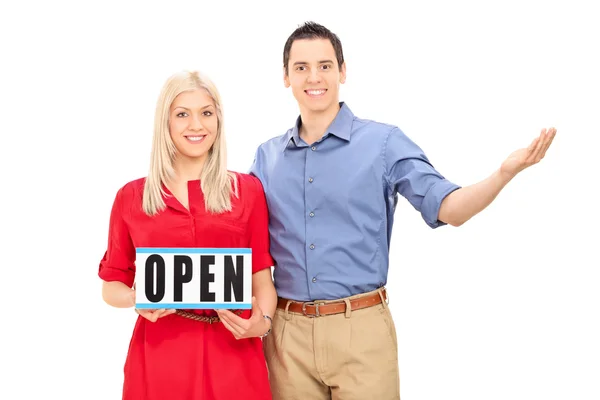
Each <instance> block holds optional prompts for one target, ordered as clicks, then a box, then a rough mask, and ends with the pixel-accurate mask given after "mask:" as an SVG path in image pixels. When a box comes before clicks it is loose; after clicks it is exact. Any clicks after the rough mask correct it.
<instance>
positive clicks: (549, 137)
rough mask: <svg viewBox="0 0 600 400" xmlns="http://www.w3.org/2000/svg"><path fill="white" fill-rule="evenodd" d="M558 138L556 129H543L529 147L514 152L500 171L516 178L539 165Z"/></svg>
mask: <svg viewBox="0 0 600 400" xmlns="http://www.w3.org/2000/svg"><path fill="white" fill-rule="evenodd" d="M554 136H556V129H555V128H550V129H548V130H546V129H542V132H541V133H540V135H539V136H538V137H537V138H535V139H534V140H533V142H531V144H530V145H529V147H526V148H523V149H519V150H517V151H515V152H513V153H512V154H511V155H509V156H508V158H507V159H506V160H505V161H504V162H503V163H502V166H501V167H500V171H501V172H503V173H505V174H508V175H510V176H515V175H516V174H518V173H519V172H521V171H523V170H524V169H525V168H528V167H530V166H532V165H534V164H537V163H539V162H540V161H541V160H542V158H544V156H545V155H546V151H547V150H548V148H549V147H550V145H551V144H552V141H553V140H554Z"/></svg>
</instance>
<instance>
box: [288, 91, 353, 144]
mask: <svg viewBox="0 0 600 400" xmlns="http://www.w3.org/2000/svg"><path fill="white" fill-rule="evenodd" d="M352 121H354V114H353V113H352V111H351V110H350V107H348V106H347V105H346V103H344V102H343V101H342V102H340V110H339V111H338V113H337V115H336V116H335V118H334V120H333V121H332V122H331V124H330V125H329V127H328V128H327V132H326V134H327V133H330V134H332V135H334V136H337V137H338V138H340V139H343V140H345V141H347V142H349V141H350V135H351V134H352ZM301 124H302V117H301V116H298V118H297V119H296V123H295V124H294V128H293V129H291V130H290V131H288V133H287V135H286V138H285V141H284V142H285V145H284V146H283V150H285V149H287V147H288V145H289V143H290V141H291V140H293V141H294V144H295V145H296V146H301V143H302V142H301V139H300V131H299V128H300V125H301Z"/></svg>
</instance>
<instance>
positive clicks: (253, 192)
mask: <svg viewBox="0 0 600 400" xmlns="http://www.w3.org/2000/svg"><path fill="white" fill-rule="evenodd" d="M229 173H230V174H232V175H234V176H235V178H236V181H237V186H238V191H239V192H240V197H242V196H244V197H245V196H251V197H254V196H257V195H262V194H263V186H262V183H261V182H260V179H258V178H257V177H256V176H254V175H251V174H247V173H243V172H237V171H229Z"/></svg>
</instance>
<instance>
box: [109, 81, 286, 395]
mask: <svg viewBox="0 0 600 400" xmlns="http://www.w3.org/2000/svg"><path fill="white" fill-rule="evenodd" d="M136 247H187V248H189V247H197V248H215V247H227V248H237V247H241V248H248V247H249V248H251V249H252V272H253V275H252V293H253V294H254V296H255V297H256V299H253V308H252V310H245V311H243V312H242V313H241V315H239V316H238V315H236V314H234V313H232V312H230V311H228V310H227V311H225V310H220V311H218V314H217V312H216V311H213V310H189V311H177V312H176V311H175V310H142V309H139V310H136V312H137V313H138V314H139V316H138V319H137V322H136V324H135V328H134V331H133V336H132V339H131V343H130V346H129V351H128V354H127V359H126V362H125V371H124V372H125V379H124V385H123V399H125V400H129V399H132V400H133V399H135V400H138V399H139V400H142V399H143V400H190V399H204V400H208V399H218V400H221V399H223V400H225V399H227V400H229V399H235V398H244V399H257V400H263V399H271V393H270V389H269V383H268V375H267V369H266V363H265V360H264V356H263V352H262V342H261V337H264V336H265V335H266V334H268V333H269V332H270V324H271V320H270V316H272V315H273V312H274V310H275V305H276V301H277V295H276V292H275V288H274V286H273V283H272V280H271V269H270V267H271V266H272V265H273V260H272V258H271V256H270V254H269V235H268V216H267V206H266V200H265V196H264V193H263V189H262V186H261V184H260V181H259V180H258V179H256V178H254V177H252V176H250V175H246V174H240V173H232V172H229V171H227V168H226V147H225V135H224V133H223V112H222V107H221V100H220V97H219V93H218V92H217V89H216V88H215V86H214V85H213V84H212V83H211V81H210V80H209V79H207V78H206V77H204V76H202V75H201V74H199V73H197V72H193V73H187V72H186V73H180V74H176V75H173V76H172V77H171V78H169V79H168V80H167V82H166V84H165V85H164V87H163V90H162V93H161V95H160V97H159V100H158V104H157V108H156V116H155V126H154V139H153V146H152V156H151V164H150V171H149V174H148V176H147V177H146V178H142V179H138V180H135V181H132V182H129V183H127V184H126V185H125V186H123V187H122V188H121V189H120V190H119V191H118V193H117V195H116V198H115V201H114V204H113V207H112V212H111V217H110V228H109V238H108V248H107V250H106V253H105V254H104V257H103V258H102V261H101V262H100V267H99V276H100V278H101V279H102V280H103V281H104V282H103V288H102V296H103V298H104V300H105V301H106V303H108V304H109V305H111V306H114V307H134V306H135V287H134V278H135V248H136ZM208 322H211V323H208ZM212 322H218V323H212ZM238 339H243V340H238Z"/></svg>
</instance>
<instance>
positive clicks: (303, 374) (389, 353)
mask: <svg viewBox="0 0 600 400" xmlns="http://www.w3.org/2000/svg"><path fill="white" fill-rule="evenodd" d="M366 294H369V293H366ZM360 296H364V295H358V296H353V297H349V298H348V299H352V298H355V297H360ZM336 301H338V300H336ZM319 302H320V301H319ZM264 351H265V357H266V360H267V364H268V366H269V380H270V382H271V390H272V392H273V399H275V400H320V399H323V400H325V399H333V400H351V399H356V400H371V399H376V400H399V399H400V378H399V372H398V347H397V339H396V329H395V327H394V322H393V320H392V316H391V314H390V311H389V308H388V306H387V304H386V303H385V302H383V303H381V304H378V305H375V306H372V307H369V308H364V309H361V310H357V311H347V312H346V313H345V314H344V313H342V314H334V315H326V316H320V317H316V318H310V317H306V316H304V315H302V314H295V313H292V312H289V311H285V310H282V309H279V308H278V309H277V311H276V312H275V316H274V318H273V330H272V332H271V334H270V335H269V336H267V337H266V338H265V340H264Z"/></svg>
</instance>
